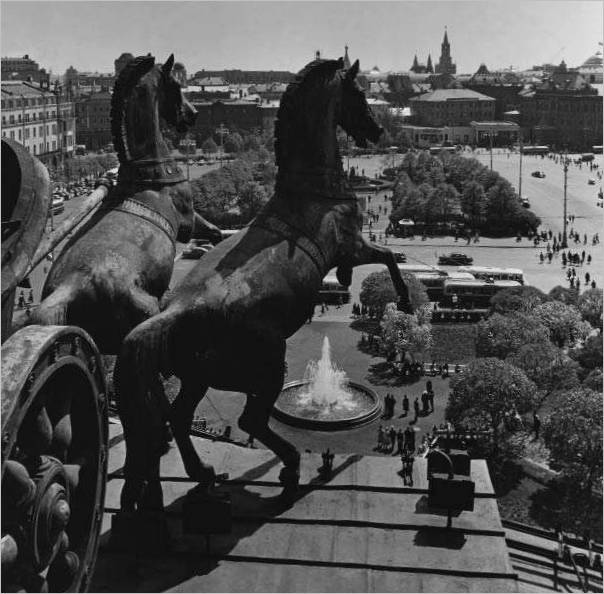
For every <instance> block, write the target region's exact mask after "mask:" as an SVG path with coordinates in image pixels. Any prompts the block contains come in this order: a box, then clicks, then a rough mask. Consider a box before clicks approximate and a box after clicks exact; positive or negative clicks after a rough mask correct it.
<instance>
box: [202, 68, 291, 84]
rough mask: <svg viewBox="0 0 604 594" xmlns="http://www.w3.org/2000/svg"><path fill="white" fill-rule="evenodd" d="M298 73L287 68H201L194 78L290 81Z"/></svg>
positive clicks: (258, 81) (236, 81)
mask: <svg viewBox="0 0 604 594" xmlns="http://www.w3.org/2000/svg"><path fill="white" fill-rule="evenodd" d="M295 77H296V75H295V74H294V73H293V72H287V71H286V70H199V71H198V72H196V73H195V75H194V77H193V78H194V79H202V78H222V79H223V80H224V81H225V83H227V84H248V85H253V84H266V83H272V82H282V83H290V82H292V81H293V80H294V78H295Z"/></svg>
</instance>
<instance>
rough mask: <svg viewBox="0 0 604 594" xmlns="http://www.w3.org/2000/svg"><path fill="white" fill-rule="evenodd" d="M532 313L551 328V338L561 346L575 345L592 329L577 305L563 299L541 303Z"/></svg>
mask: <svg viewBox="0 0 604 594" xmlns="http://www.w3.org/2000/svg"><path fill="white" fill-rule="evenodd" d="M532 315H533V316H534V317H535V318H536V319H537V320H539V321H540V322H541V323H542V324H543V325H544V326H545V327H546V328H547V329H548V330H549V337H550V340H551V341H552V342H553V343H554V344H556V345H558V346H559V347H563V346H571V347H572V346H574V345H575V344H576V343H577V342H579V341H581V340H583V339H585V338H586V337H587V335H588V334H589V332H590V330H591V327H590V325H589V323H587V322H585V321H583V319H582V318H581V314H580V312H579V310H578V309H577V308H576V307H574V306H573V305H566V304H564V303H562V302H561V301H548V302H547V303H541V304H540V305H538V306H537V307H535V308H534V309H533V311H532Z"/></svg>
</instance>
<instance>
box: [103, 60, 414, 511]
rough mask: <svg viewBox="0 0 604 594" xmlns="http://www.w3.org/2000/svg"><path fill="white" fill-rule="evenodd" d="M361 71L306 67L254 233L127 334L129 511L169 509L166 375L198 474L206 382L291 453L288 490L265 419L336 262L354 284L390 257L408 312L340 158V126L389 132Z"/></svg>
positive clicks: (371, 133)
mask: <svg viewBox="0 0 604 594" xmlns="http://www.w3.org/2000/svg"><path fill="white" fill-rule="evenodd" d="M358 69H359V63H358V61H357V62H355V64H354V65H353V66H352V68H351V69H350V70H348V71H346V70H345V69H344V67H343V61H342V60H341V59H340V60H337V61H335V60H315V61H313V62H311V63H310V64H309V65H308V66H306V68H304V69H303V70H302V71H301V72H300V73H299V74H298V76H297V78H296V80H295V81H294V82H293V83H292V84H290V85H289V87H288V89H287V90H286V92H285V94H284V96H283V98H282V100H281V105H280V108H279V112H278V114H277V117H278V120H277V123H276V125H275V136H276V141H275V148H276V156H277V164H278V166H279V173H278V177H277V184H276V190H275V195H274V196H273V197H272V199H271V200H270V201H269V203H268V204H267V205H266V206H265V208H264V209H263V210H262V211H261V213H260V214H259V215H258V216H257V217H256V219H255V220H254V221H253V222H252V223H251V224H250V225H249V226H248V227H247V228H245V229H244V230H242V231H241V232H240V233H238V234H237V235H235V236H233V237H231V238H229V239H227V240H225V241H223V242H222V243H220V244H219V245H218V246H217V247H216V248H215V249H214V250H212V251H211V252H209V253H208V254H207V255H206V256H204V258H203V260H201V261H200V262H199V263H198V264H197V266H196V267H195V268H194V269H193V270H192V271H191V272H190V273H189V275H188V276H187V277H186V278H185V279H184V280H183V281H182V283H181V284H180V285H179V286H177V287H176V288H175V289H174V291H173V293H172V294H171V295H170V297H169V298H168V299H167V303H166V306H165V309H164V311H162V313H160V314H159V315H157V316H155V317H153V318H151V319H149V320H147V321H146V322H143V323H142V324H141V325H139V326H138V327H137V328H135V329H134V330H133V331H132V332H131V333H130V334H129V335H128V336H127V337H126V339H125V341H124V345H123V349H122V352H121V354H120V356H119V357H118V361H117V364H116V371H115V376H114V379H115V385H116V388H117V391H118V394H119V406H120V416H121V418H122V422H123V425H124V430H125V437H126V444H127V457H126V465H125V479H126V482H125V485H124V489H123V491H122V508H123V509H124V510H125V511H131V510H133V509H136V508H139V509H152V508H161V506H162V496H161V486H160V484H159V480H158V479H159V459H160V455H161V422H162V418H163V417H162V413H161V411H162V404H161V403H160V402H158V401H157V400H156V398H155V395H154V393H153V390H152V389H151V388H152V385H153V382H154V381H156V380H155V378H157V376H158V374H159V373H160V372H161V373H164V374H169V373H174V374H176V375H177V376H178V377H179V378H180V380H181V390H180V393H179V394H178V396H177V398H176V400H175V401H174V403H173V405H172V409H171V411H172V414H171V423H172V430H173V433H174V436H175V438H176V441H177V443H178V446H179V448H180V452H181V455H182V458H183V462H184V465H185V468H186V471H187V473H188V474H189V476H190V477H191V478H193V479H195V480H197V481H199V482H200V483H201V484H202V485H209V484H211V483H212V482H213V481H214V478H215V474H214V469H213V468H212V467H211V466H209V465H207V464H205V463H204V462H202V461H201V460H200V459H199V457H198V455H197V453H196V452H195V450H194V448H193V445H192V443H191V441H190V438H189V434H188V433H189V428H190V426H191V420H192V416H193V413H194V411H195V408H196V406H197V404H198V402H199V401H200V400H201V399H202V398H203V396H204V395H205V393H206V391H207V389H208V387H210V386H211V387H214V388H217V389H220V390H228V391H236V392H244V393H245V394H247V403H246V405H245V408H244V411H243V414H242V415H241V417H240V419H239V426H240V427H241V429H243V430H244V431H246V432H248V433H249V434H250V435H252V436H253V437H255V438H257V439H259V440H260V441H262V442H263V443H264V444H265V445H266V446H267V447H268V448H270V449H271V450H273V451H274V452H275V453H276V454H277V455H278V456H279V457H280V458H281V459H282V460H283V462H284V464H285V467H284V468H283V469H282V471H281V474H280V479H281V481H282V483H283V484H284V485H285V490H284V493H285V494H286V495H287V494H290V493H291V491H292V490H293V489H295V487H296V485H297V483H298V479H299V464H300V455H299V453H298V451H297V450H296V448H295V447H294V446H293V445H292V444H290V443H289V442H287V441H286V440H285V439H283V438H282V437H280V436H279V435H277V434H276V433H275V432H274V431H272V430H271V429H270V428H269V415H270V413H271V409H272V407H273V404H274V402H275V400H276V399H277V397H278V396H279V393H280V392H281V389H282V387H283V380H284V361H285V348H286V343H285V341H286V339H287V338H288V337H289V336H291V335H292V334H293V333H294V332H296V330H298V329H299V328H300V327H301V326H302V325H303V324H304V323H305V322H306V321H307V320H308V317H309V314H310V312H311V309H312V308H313V305H314V303H316V297H317V295H318V292H319V289H320V287H321V281H322V279H323V277H324V276H325V274H326V273H327V272H328V271H329V270H330V269H331V268H333V267H334V266H335V267H337V275H338V278H339V280H340V282H342V283H343V284H345V285H349V284H350V282H351V278H352V269H353V267H354V266H358V265H360V264H370V263H382V264H385V265H386V266H387V267H388V269H389V271H390V274H391V277H392V280H393V282H394V286H395V287H396V290H397V293H398V294H399V296H400V301H401V307H404V308H406V309H409V308H410V304H409V298H408V291H407V287H406V286H405V284H404V282H403V279H402V277H401V274H400V272H399V269H398V267H397V265H396V262H395V259H394V256H393V254H392V253H391V252H390V251H389V250H388V249H386V248H383V247H378V246H376V245H373V244H371V243H369V242H368V241H367V240H366V239H365V238H364V237H363V235H362V213H361V210H360V207H359V203H358V201H357V199H356V197H355V195H354V193H353V192H352V191H351V189H350V187H349V186H348V184H347V182H346V180H345V177H344V175H343V170H342V163H341V159H340V155H339V153H338V145H337V141H336V126H337V125H340V126H342V128H343V129H344V130H345V131H346V132H347V133H348V134H350V135H351V136H352V137H353V138H354V139H355V141H356V143H357V144H358V145H359V146H366V145H367V142H366V141H367V140H370V141H372V142H375V141H377V139H378V138H379V136H380V134H381V129H380V127H379V126H378V125H377V124H376V122H375V120H374V119H373V116H372V114H371V112H370V110H369V107H368V105H367V101H366V100H365V96H364V94H363V92H362V90H361V89H360V87H359V86H358V84H357V82H356V80H355V77H356V75H357V73H358Z"/></svg>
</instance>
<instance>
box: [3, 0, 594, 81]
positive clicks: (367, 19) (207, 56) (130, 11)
mask: <svg viewBox="0 0 604 594" xmlns="http://www.w3.org/2000/svg"><path fill="white" fill-rule="evenodd" d="M603 6H604V4H603V3H602V1H601V0H587V1H585V0H583V1H566V0H558V1H550V0H504V1H500V0H473V1H469V0H463V1H462V0H435V1H429V0H423V1H421V2H406V1H387V2H384V1H379V0H376V1H370V0H366V1H364V2H350V1H335V2H334V1H332V2H312V1H308V2H307V1H298V2H283V1H281V2H268V1H267V2H259V1H244V2H236V1H221V2H205V1H199V2H183V1H179V0H174V1H157V2H154V1H151V2H149V1H136V0H129V1H124V0H122V1H106V2H96V1H87V0H81V1H71V2H57V1H53V0H48V1H36V2H33V1H31V2H30V1H27V0H19V1H12V2H9V1H1V2H0V11H1V12H0V20H1V26H0V32H1V37H0V50H1V54H2V56H20V55H24V54H29V55H30V57H31V58H32V59H34V60H36V61H37V62H38V63H39V64H40V66H41V67H44V68H46V69H47V70H49V69H50V70H52V72H53V73H54V74H63V73H64V72H65V70H66V68H67V67H68V66H71V65H72V66H74V67H75V68H76V69H77V70H84V71H88V70H90V71H99V72H112V71H113V61H114V60H115V58H117V57H118V56H119V55H120V54H121V53H122V52H130V53H132V54H134V55H141V54H147V52H151V54H152V55H154V56H156V58H157V60H158V61H160V62H163V61H165V59H166V57H167V56H168V55H169V54H170V53H172V52H174V54H175V58H176V61H179V62H182V63H183V64H184V65H185V67H186V69H187V72H188V73H189V75H191V74H194V73H195V72H196V71H198V70H201V69H206V70H212V69H217V70H218V69H223V68H240V69H242V70H246V69H247V70H290V71H292V72H297V71H298V70H300V69H301V68H303V67H304V65H305V64H306V63H308V62H309V61H310V60H312V59H313V57H314V54H315V51H316V50H320V51H321V56H322V57H326V58H337V57H339V56H341V55H343V53H344V46H345V45H348V46H349V55H350V58H351V59H352V60H354V59H357V58H358V59H359V60H360V62H361V69H365V70H369V69H371V68H372V67H373V66H376V65H377V66H378V67H379V69H380V70H381V71H387V70H395V71H396V70H398V71H400V70H408V69H409V67H410V66H411V64H412V61H413V56H414V54H415V53H417V56H418V58H419V61H420V62H424V63H425V61H426V59H427V57H428V53H429V52H430V53H431V54H432V61H433V63H436V62H437V60H438V58H439V56H440V44H441V42H442V38H443V33H444V30H445V26H446V27H447V30H448V36H449V42H450V44H451V55H452V57H453V61H454V62H455V63H457V72H458V73H473V72H475V71H476V70H477V69H478V67H479V65H480V63H481V62H484V63H486V65H487V67H489V68H491V69H495V68H503V67H509V66H513V67H514V68H515V69H527V68H530V67H531V66H532V65H534V64H542V63H544V62H553V63H559V62H560V61H561V60H562V59H564V60H565V61H566V63H567V64H568V65H569V66H578V65H580V64H581V63H582V62H583V61H584V60H585V59H586V58H587V57H589V56H590V55H593V54H594V53H595V52H596V51H597V50H599V49H600V50H601V49H602V48H601V46H599V45H598V42H601V41H602V39H603V16H604V14H603Z"/></svg>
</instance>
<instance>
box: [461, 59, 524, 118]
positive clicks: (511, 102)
mask: <svg viewBox="0 0 604 594" xmlns="http://www.w3.org/2000/svg"><path fill="white" fill-rule="evenodd" d="M459 79H460V77H458V80H459ZM463 86H464V87H466V88H468V89H471V90H472V91H476V92H477V93H482V94H483V95H486V96H487V97H492V98H493V99H495V119H496V120H503V119H505V118H504V114H505V113H506V112H508V111H513V110H517V109H519V108H520V96H519V93H520V91H522V89H523V88H524V85H523V83H522V81H521V79H520V76H518V74H516V73H515V72H512V71H511V70H495V71H489V69H488V68H487V67H486V65H485V64H481V65H480V67H479V68H478V70H477V71H476V72H475V73H474V74H473V75H472V76H471V77H470V78H469V79H468V80H465V81H464V83H463Z"/></svg>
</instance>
